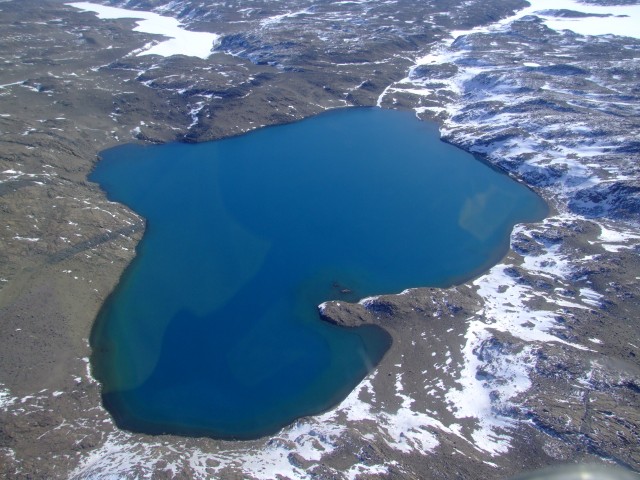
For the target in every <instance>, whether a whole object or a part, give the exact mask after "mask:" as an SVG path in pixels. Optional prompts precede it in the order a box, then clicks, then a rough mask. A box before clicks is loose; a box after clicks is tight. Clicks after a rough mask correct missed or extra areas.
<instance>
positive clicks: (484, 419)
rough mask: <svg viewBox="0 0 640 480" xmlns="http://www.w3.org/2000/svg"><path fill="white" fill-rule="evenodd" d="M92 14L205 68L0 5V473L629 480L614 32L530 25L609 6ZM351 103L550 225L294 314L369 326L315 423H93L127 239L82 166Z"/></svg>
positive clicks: (633, 270) (619, 101) (625, 198)
mask: <svg viewBox="0 0 640 480" xmlns="http://www.w3.org/2000/svg"><path fill="white" fill-rule="evenodd" d="M101 3H102V4H103V5H107V4H109V5H112V6H118V7H124V8H128V9H132V10H136V11H153V12H156V13H159V14H162V15H167V16H173V17H174V18H178V19H179V20H180V21H182V22H183V25H184V27H185V28H188V29H191V30H193V31H206V32H211V33H216V34H218V35H220V41H219V42H218V43H217V44H216V45H212V46H213V47H214V50H213V52H212V54H211V56H209V58H206V59H203V58H197V57H190V56H184V55H172V56H167V57H162V56H159V55H144V52H145V51H146V50H148V49H149V48H151V46H153V45H157V44H158V43H160V42H161V41H164V40H166V39H165V38H164V37H162V36H159V35H154V34H148V33H141V32H137V31H134V30H133V28H134V27H135V24H136V20H135V19H132V18H121V19H100V18H98V17H97V16H96V15H95V14H94V13H91V12H83V11H82V10H80V9H79V8H75V7H72V6H69V5H67V4H65V2H63V1H61V0H38V1H36V0H5V1H1V2H0V31H2V35H0V62H2V65H3V66H2V69H0V218H1V219H2V224H1V225H0V227H1V228H0V244H1V245H2V248H0V476H2V477H3V478H16V479H23V478H24V479H26V478H73V479H85V478H92V479H94V478H154V479H155V478H157V479H160V478H221V479H234V478H255V479H273V478H280V479H287V478H291V479H293V478H318V479H329V478H336V479H347V478H349V479H351V478H361V479H366V478H403V479H406V478H421V479H422V478H483V477H488V478H505V477H508V476H510V475H514V474H517V473H520V472H523V471H525V470H529V469H533V468H537V467H541V466H545V465H553V464H558V463H567V462H578V461H587V462H597V463H605V464H618V465H621V466H623V467H626V468H629V469H632V470H635V471H638V470H639V469H640V448H639V447H638V445H640V438H639V437H640V407H639V405H640V361H639V357H638V356H639V355H640V325H639V323H638V313H639V311H638V310H639V308H638V305H640V302H639V298H640V283H639V280H640V264H639V263H640V262H639V257H638V253H639V252H640V227H639V222H640V186H639V184H638V178H640V175H639V173H640V172H639V171H638V170H639V167H638V165H639V163H638V159H639V154H640V146H639V144H638V132H639V131H640V120H639V119H640V115H639V113H640V101H639V93H640V91H639V89H638V78H640V71H639V69H640V40H638V39H636V38H632V37H625V36H618V35H615V33H616V32H611V33H612V34H611V35H604V36H603V35H598V36H589V35H580V34H577V33H574V32H572V31H571V26H570V24H567V25H568V27H567V28H568V29H567V30H559V29H555V30H554V29H552V28H550V27H549V26H548V25H547V19H549V18H553V19H563V18H564V19H568V20H567V21H586V20H585V19H593V18H597V19H598V20H599V21H603V22H604V21H610V20H611V19H612V18H613V17H612V18H610V17H607V18H600V17H597V16H596V17H594V14H593V13H590V11H589V5H598V6H602V5H609V4H611V2H605V1H600V0H592V1H590V2H588V4H577V3H576V5H575V6H573V7H572V8H571V9H562V10H556V11H553V12H549V8H548V6H547V7H545V9H544V10H540V11H537V10H536V9H535V6H531V7H528V6H527V2H524V1H520V0H499V1H494V2H490V5H489V6H487V3H486V2H475V1H471V2H469V1H465V2H462V1H457V0H450V1H447V2H409V1H403V0H394V1H390V2H376V1H366V2H363V1H353V2H322V3H318V2H310V1H306V0H290V1H283V2H267V1H261V0H254V1H240V0H235V1H234V0H232V1H228V2H220V3H218V2H195V1H190V0H182V1H180V0H176V1H171V2H169V1H162V0H149V1H146V0H145V1H142V0H130V1H119V2H115V1H114V2H106V1H105V2H101ZM636 3H637V2H633V1H625V2H613V4H615V5H617V7H616V8H624V6H625V5H633V4H636ZM525 7H526V8H527V10H523V9H524V8H525ZM523 12H524V13H523ZM616 15H617V16H616V17H615V18H619V14H617V13H616ZM452 32H455V33H453V34H452ZM141 53H142V55H140V54H141ZM376 105H377V106H380V107H383V108H399V109H412V110H415V112H416V115H418V117H419V118H423V119H430V120H435V121H437V122H438V123H439V125H440V131H441V134H442V136H443V139H444V140H445V141H447V142H450V143H453V144H454V145H457V146H459V147H460V148H463V149H465V150H468V151H470V152H472V153H474V154H476V155H477V156H478V158H479V159H480V160H481V161H485V162H488V163H490V164H492V165H495V166H496V167H498V168H500V169H502V170H504V171H505V172H507V173H508V174H510V175H512V176H513V177H514V178H516V179H517V180H519V181H523V182H525V183H526V184H528V185H529V186H530V187H531V188H533V189H535V190H536V192H538V193H539V194H540V195H542V196H543V197H544V198H545V199H546V200H547V201H548V203H549V205H550V206H551V209H552V212H551V214H550V216H549V217H548V218H547V219H545V220H544V221H543V222H540V223H538V224H532V225H519V226H517V227H516V229H515V230H514V232H513V234H512V237H511V250H510V251H509V253H508V255H507V256H506V257H505V258H504V259H503V260H502V261H501V262H500V263H499V264H498V265H496V266H494V267H493V268H491V269H490V270H489V271H488V272H486V273H485V274H483V275H481V276H479V277H478V278H476V279H473V280H471V281H469V282H467V283H465V284H462V285H457V286H452V287H450V288H445V289H434V288H415V289H410V290H407V291H406V292H402V293H400V294H398V292H380V293H381V296H379V297H372V298H368V299H362V300H359V301H353V299H351V298H348V295H347V296H345V297H344V298H339V297H340V295H337V298H336V300H335V301H332V302H327V303H325V304H323V305H321V306H319V314H320V316H321V318H323V319H324V320H326V321H330V322H333V323H335V324H338V325H343V326H345V327H350V326H354V325H359V324H362V323H375V324H377V325H380V326H382V327H383V328H385V329H386V330H387V331H389V332H390V334H391V335H392V337H393V345H392V347H391V349H390V351H389V352H388V353H387V355H386V356H385V358H384V359H383V361H382V362H381V364H380V365H379V366H378V367H377V368H376V369H375V371H374V372H373V373H372V374H371V375H370V376H369V377H367V378H366V379H365V380H364V381H363V382H362V383H361V384H360V385H359V386H358V387H357V388H356V389H355V390H354V391H353V392H352V393H351V394H350V395H349V397H348V398H347V399H345V400H344V401H343V402H342V403H341V404H340V405H338V406H336V407H335V408H334V409H332V410H330V411H328V412H326V413H324V414H323V415H319V416H315V417H310V418H303V419H299V420H298V421H297V422H295V424H293V425H291V426H289V427H286V428H284V429H283V430H282V431H281V432H279V433H278V434H277V435H274V436H272V437H269V438H263V439H260V440H255V441H249V442H230V441H218V440H214V439H207V438H184V437H174V436H145V435H139V434H132V433H128V432H124V431H119V430H118V429H117V428H116V427H115V425H114V424H113V422H112V420H111V418H110V416H109V414H108V413H107V412H106V411H105V410H104V409H103V407H102V405H101V401H100V385H98V384H97V383H95V381H94V380H93V379H92V377H91V375H90V369H89V363H88V357H89V355H90V348H89V345H88V340H87V339H88V336H89V334H90V330H91V325H92V323H93V320H94V318H95V316H96V314H97V312H98V310H99V308H100V306H101V305H102V304H103V302H104V301H105V300H106V298H107V296H108V294H109V293H110V292H111V290H112V289H113V288H114V286H115V285H116V284H117V282H118V279H119V277H120V275H121V274H122V272H123V271H124V269H125V268H126V266H127V265H128V263H129V262H130V261H131V259H132V258H133V256H134V255H135V247H136V245H137V243H138V242H139V240H140V238H141V236H142V234H143V232H144V226H145V225H144V219H142V218H140V217H139V216H137V215H136V214H135V213H134V212H131V211H130V210H128V209H127V208H126V207H125V206H123V205H119V204H116V203H113V202H110V201H109V200H108V199H107V198H106V197H105V194H104V192H102V191H101V190H100V189H99V188H98V187H97V185H95V184H92V183H90V182H88V181H87V175H88V174H89V172H90V171H91V169H92V168H93V165H95V162H96V161H97V160H98V155H99V152H100V151H102V150H104V149H105V148H109V147H112V146H115V145H118V144H122V143H126V142H132V141H136V142H168V141H175V140H177V141H188V142H198V141H205V140H213V139H218V138H223V137H227V136H230V135H238V134H242V133H244V132H246V131H249V130H252V129H255V128H259V127H261V126H266V125H274V124H280V123H286V122H291V121H295V120H298V119H301V118H305V117H307V116H310V115H313V114H316V113H319V112H321V111H324V110H326V109H330V108H339V107H346V106H376ZM416 287H420V286H418V285H416ZM338 293H339V292H338ZM385 293H386V294H387V295H382V294H385Z"/></svg>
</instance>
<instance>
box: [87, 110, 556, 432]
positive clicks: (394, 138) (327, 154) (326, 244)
mask: <svg viewBox="0 0 640 480" xmlns="http://www.w3.org/2000/svg"><path fill="white" fill-rule="evenodd" d="M102 156H103V159H102V160H101V161H100V162H99V164H98V165H97V167H96V169H95V171H94V172H93V174H92V175H91V177H90V179H91V180H93V181H95V182H98V183H99V184H100V185H101V186H102V188H104V190H105V191H106V192H107V194H108V196H109V198H110V199H112V200H115V201H118V202H122V203H124V204H126V205H128V206H129V207H131V208H132V209H133V210H135V211H136V212H138V213H139V214H140V215H142V216H144V217H145V218H146V220H147V230H146V232H145V235H144V238H143V240H142V242H141V243H140V245H139V247H138V250H137V256H136V258H135V259H134V261H133V262H132V264H131V265H130V266H129V268H128V269H127V270H126V272H125V274H124V275H123V277H122V279H121V281H120V283H119V285H118V287H117V288H116V290H115V291H114V292H113V293H112V295H111V296H110V298H109V300H108V301H107V302H106V303H105V305H104V307H103V308H102V311H101V313H100V314H99V316H98V319H97V320H96V323H95V325H94V329H93V332H92V338H91V344H92V347H93V355H92V366H93V370H94V374H95V375H96V377H97V378H98V380H99V381H100V382H101V383H102V385H103V401H104V404H105V406H106V407H107V409H108V410H109V411H110V412H111V414H112V415H113V416H114V418H115V420H116V422H117V423H118V425H119V426H120V427H122V428H125V429H129V430H133V431H140V432H146V433H176V434H183V435H206V436H212V437H218V438H240V439H246V438H255V437H259V436H262V435H266V434H269V433H273V432H275V431H277V430H278V429H279V428H281V427H283V426H285V425H287V424H288V423H290V422H292V421H293V420H295V419H296V418H299V417H301V416H305V415H310V414H315V413H319V412H322V411H324V410H326V409H328V408H330V407H332V406H333V405H335V404H337V403H338V402H339V401H340V400H342V399H343V398H344V397H346V395H348V393H349V392H350V391H351V390H352V389H353V388H354V387H355V386H356V385H357V384H358V383H359V382H360V381H361V380H362V378H363V377H364V376H365V375H366V374H367V373H368V372H369V371H371V369H372V368H374V367H375V365H376V364H377V363H378V362H379V360H380V359H381V358H382V356H383V355H384V353H385V352H386V350H387V349H388V347H389V345H390V341H391V340H390V337H389V336H388V334H386V333H385V332H384V331H383V330H382V329H380V328H378V327H373V326H368V327H362V328H355V329H347V328H340V327H336V326H333V325H330V324H327V323H326V322H323V321H321V320H320V319H319V316H318V311H317V306H318V305H319V304H320V303H321V302H323V301H325V300H330V299H336V300H348V301H356V300H358V299H359V298H362V297H365V296H368V295H373V294H381V293H395V292H399V291H401V290H403V289H405V288H408V287H418V286H447V285H451V284H453V283H456V282H461V281H463V280H465V279H469V278H471V277H473V276H475V275H477V274H479V273H480V272H482V271H483V270H485V269H487V268H488V267H490V266H491V265H493V264H495V263H496V262H497V261H499V260H500V258H501V257H502V255H504V254H505V252H506V250H507V248H508V244H509V233H510V232H511V230H512V228H513V226H514V224H516V223H518V222H528V221H537V220H540V219H542V218H543V217H544V215H546V213H547V209H546V206H545V204H544V203H543V201H542V200H541V199H540V198H539V197H538V196H536V195H535V194H534V193H533V192H531V191H530V190H528V189H527V188H525V187H524V186H522V185H520V184H518V183H516V182H515V181H513V180H512V179H510V178H509V177H507V176H506V175H503V174H501V173H499V172H497V171H496V170H494V169H492V168H490V167H488V166H487V165H485V164H483V163H482V162H480V161H478V160H477V159H475V158H474V157H472V156H471V155H469V154H467V153H465V152H463V151H461V150H459V149H457V148H455V147H453V146H451V145H448V144H445V143H443V142H441V141H440V140H439V138H438V132H437V128H436V126H435V125H433V124H429V123H425V122H420V121H418V120H416V118H415V117H414V116H413V115H412V114H410V113H406V112H396V111H389V110H381V109H350V110H341V111H334V112H330V113H326V114H323V115H319V116H317V117H314V118H311V119H307V120H304V121H301V122H297V123H293V124H290V125H284V126H279V127H272V128H265V129H261V130H257V131H255V132H252V133H250V134H246V135H243V136H240V137H235V138H230V139H225V140H222V141H216V142H210V143H203V144H198V145H188V144H179V143H174V144H168V145H162V146H138V145H125V146H121V147H117V148H114V149H111V150H108V151H105V152H103V155H102ZM344 289H349V290H351V292H352V293H347V294H344V293H342V292H341V290H344Z"/></svg>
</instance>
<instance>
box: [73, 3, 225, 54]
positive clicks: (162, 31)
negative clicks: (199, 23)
mask: <svg viewBox="0 0 640 480" xmlns="http://www.w3.org/2000/svg"><path fill="white" fill-rule="evenodd" d="M66 5H69V6H72V7H74V8H77V9H79V10H82V11H85V12H93V13H96V14H97V15H98V18H100V19H105V20H106V19H119V18H133V19H136V20H138V19H139V21H138V22H136V27H135V28H134V29H133V30H134V31H136V32H142V33H151V34H155V35H164V36H165V37H169V40H165V41H161V42H160V43H156V44H153V43H150V44H147V45H145V47H144V48H143V49H142V50H141V51H138V52H136V55H137V56H140V55H161V56H163V57H170V56H172V55H186V56H190V57H199V58H202V59H207V58H209V55H211V50H212V49H213V48H214V46H216V45H217V44H218V43H219V40H220V35H218V34H216V33H208V32H192V31H190V30H185V29H184V28H183V24H181V23H180V22H179V21H178V20H176V19H175V18H173V17H165V16H162V15H158V14H157V13H153V12H144V11H138V10H127V9H124V8H116V7H108V6H105V5H98V4H95V3H90V2H74V3H67V4H66Z"/></svg>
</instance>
